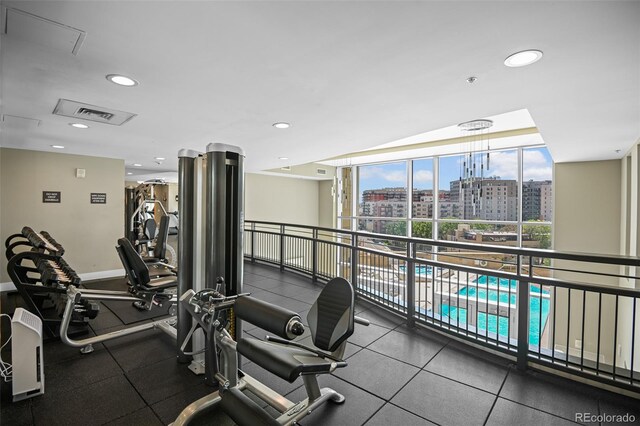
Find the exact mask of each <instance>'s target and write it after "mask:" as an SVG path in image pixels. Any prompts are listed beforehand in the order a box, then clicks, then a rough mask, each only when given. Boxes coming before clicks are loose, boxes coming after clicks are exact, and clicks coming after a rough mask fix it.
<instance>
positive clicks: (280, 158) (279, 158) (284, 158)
mask: <svg viewBox="0 0 640 426" xmlns="http://www.w3.org/2000/svg"><path fill="white" fill-rule="evenodd" d="M288 159H289V157H278V160H288Z"/></svg>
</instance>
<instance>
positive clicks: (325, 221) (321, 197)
mask: <svg viewBox="0 0 640 426" xmlns="http://www.w3.org/2000/svg"><path fill="white" fill-rule="evenodd" d="M335 222H336V212H335V202H334V195H333V180H323V181H320V182H318V226H322V227H324V228H335Z"/></svg>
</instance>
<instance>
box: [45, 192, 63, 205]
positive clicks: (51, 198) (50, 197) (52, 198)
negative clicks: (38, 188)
mask: <svg viewBox="0 0 640 426" xmlns="http://www.w3.org/2000/svg"><path fill="white" fill-rule="evenodd" d="M42 202H43V203H59V202H60V191H42Z"/></svg>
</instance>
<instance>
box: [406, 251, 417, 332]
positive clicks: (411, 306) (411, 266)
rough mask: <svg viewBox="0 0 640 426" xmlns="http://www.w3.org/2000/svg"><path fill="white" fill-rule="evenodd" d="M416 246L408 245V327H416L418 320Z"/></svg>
mask: <svg viewBox="0 0 640 426" xmlns="http://www.w3.org/2000/svg"><path fill="white" fill-rule="evenodd" d="M415 248H416V246H415V244H414V243H411V242H410V243H407V268H406V271H407V274H406V283H405V284H406V287H405V288H406V289H407V295H406V299H407V300H406V302H407V326H408V327H414V326H415V323H416V320H415V313H416V289H415V282H416V264H415V262H414V261H413V259H415V255H416V250H415Z"/></svg>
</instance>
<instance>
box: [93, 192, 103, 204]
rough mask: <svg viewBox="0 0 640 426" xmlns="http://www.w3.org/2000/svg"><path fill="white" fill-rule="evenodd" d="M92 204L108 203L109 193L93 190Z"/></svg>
mask: <svg viewBox="0 0 640 426" xmlns="http://www.w3.org/2000/svg"><path fill="white" fill-rule="evenodd" d="M91 204H107V194H106V193H104V192H92V193H91Z"/></svg>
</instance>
